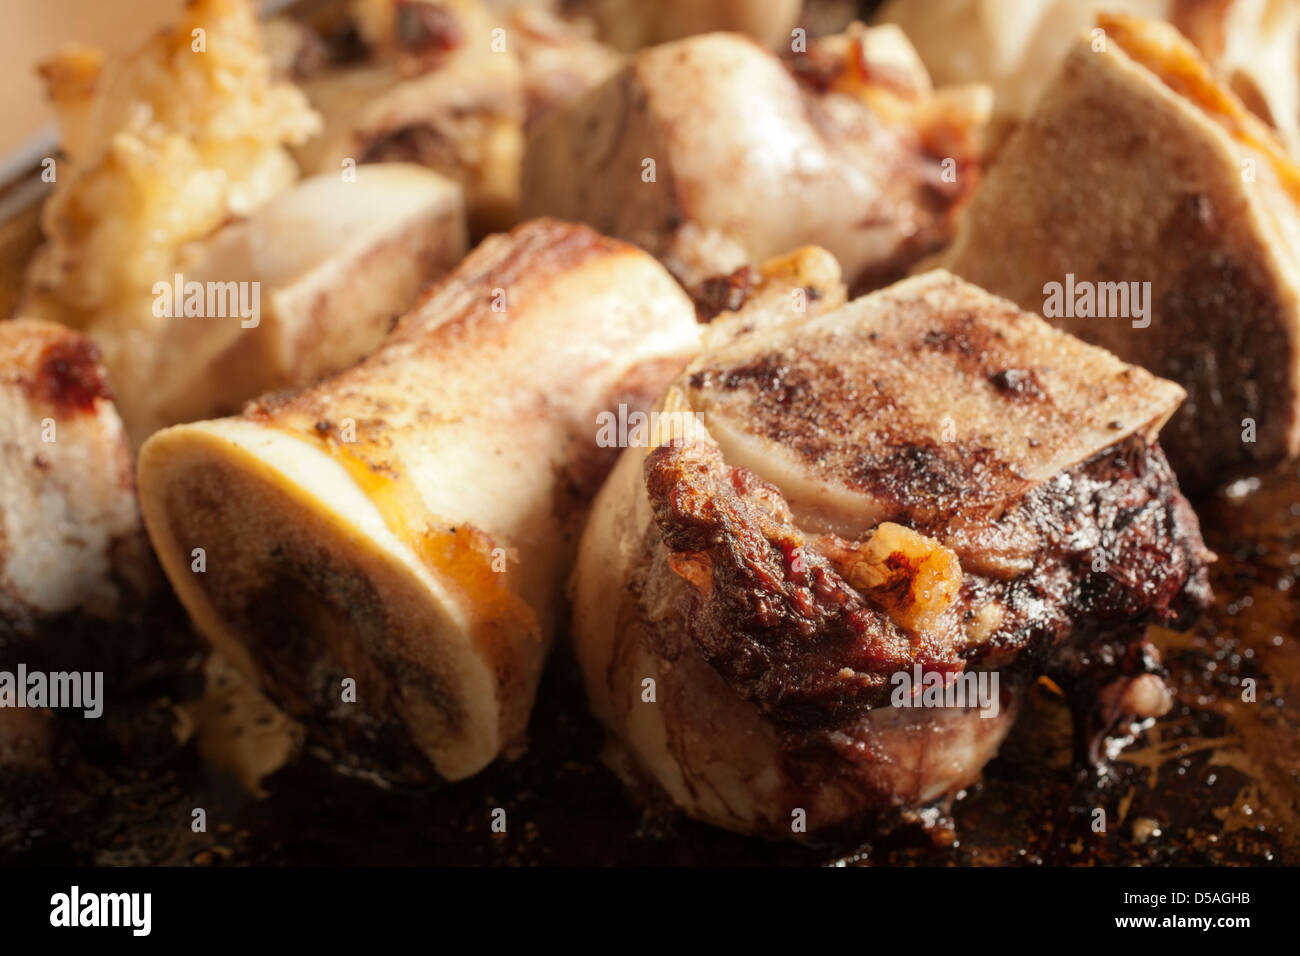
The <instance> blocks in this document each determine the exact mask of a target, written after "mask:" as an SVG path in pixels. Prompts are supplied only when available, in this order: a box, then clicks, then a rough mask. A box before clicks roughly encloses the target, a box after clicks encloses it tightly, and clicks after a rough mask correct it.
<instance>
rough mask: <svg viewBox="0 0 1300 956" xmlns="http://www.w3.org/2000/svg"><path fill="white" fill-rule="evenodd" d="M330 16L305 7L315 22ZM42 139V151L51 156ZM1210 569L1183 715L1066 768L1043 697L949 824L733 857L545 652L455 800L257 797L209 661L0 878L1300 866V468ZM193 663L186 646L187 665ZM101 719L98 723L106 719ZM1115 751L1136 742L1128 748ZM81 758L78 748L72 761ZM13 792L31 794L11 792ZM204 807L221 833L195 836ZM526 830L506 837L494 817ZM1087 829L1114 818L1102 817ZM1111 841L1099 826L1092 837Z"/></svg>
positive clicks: (20, 183)
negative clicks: (231, 870) (502, 815)
mask: <svg viewBox="0 0 1300 956" xmlns="http://www.w3.org/2000/svg"><path fill="white" fill-rule="evenodd" d="M328 5H329V4H328V3H322V2H319V0H313V2H308V3H299V4H295V5H294V7H293V9H294V11H295V13H297V14H300V15H303V16H310V15H313V14H314V13H315V12H318V11H319V9H320V8H322V7H325V6H328ZM46 140H48V137H46ZM46 140H42V141H40V142H34V143H32V144H30V145H29V146H28V147H27V148H26V149H25V150H24V151H22V152H20V153H18V154H15V155H13V156H11V157H9V158H8V159H7V161H6V162H5V163H3V164H0V174H3V179H4V185H3V188H2V189H0V308H2V309H3V311H4V313H5V314H6V315H11V314H12V313H13V309H14V306H15V303H16V297H17V291H18V286H19V282H20V277H21V272H22V268H23V264H24V263H25V261H26V258H27V256H28V255H29V254H30V253H31V251H32V250H33V249H34V248H35V247H36V245H37V243H38V241H39V223H38V217H39V202H40V200H41V198H42V196H43V189H42V184H41V183H40V177H39V157H40V156H42V155H46V154H47V151H48V150H49V149H50V144H49V143H48V142H47V141H46ZM1195 504H1196V510H1197V513H1198V515H1199V517H1200V519H1201V522H1202V525H1203V529H1204V533H1205V538H1206V542H1207V544H1208V545H1209V547H1210V548H1212V549H1213V550H1214V551H1215V552H1216V553H1217V555H1218V562H1217V564H1215V565H1214V567H1213V569H1212V572H1211V575H1212V583H1213V586H1214V590H1215V594H1216V604H1215V606H1214V608H1213V609H1212V610H1211V611H1210V612H1209V613H1208V614H1207V615H1206V617H1205V619H1204V620H1203V621H1202V623H1201V624H1200V625H1199V626H1198V627H1197V628H1196V629H1195V630H1193V631H1191V632H1188V633H1174V632H1168V631H1157V632H1156V633H1155V634H1154V637H1153V639H1154V643H1155V644H1156V645H1157V646H1158V647H1159V649H1160V651H1161V653H1162V655H1163V657H1164V660H1165V662H1166V665H1167V667H1168V670H1169V672H1170V675H1171V680H1170V682H1169V683H1170V686H1171V688H1173V689H1174V691H1175V695H1176V702H1175V706H1174V709H1173V710H1172V711H1171V712H1170V713H1169V714H1168V715H1167V716H1165V717H1164V718H1162V719H1160V720H1159V721H1157V722H1155V723H1154V724H1152V725H1150V726H1147V727H1146V729H1144V730H1142V731H1141V732H1140V733H1138V734H1137V735H1136V736H1135V737H1133V738H1132V739H1131V740H1129V741H1127V742H1126V741H1118V742H1116V746H1114V747H1113V748H1112V749H1113V753H1112V754H1111V756H1110V758H1109V759H1108V760H1106V762H1105V764H1104V766H1103V767H1101V768H1100V769H1097V770H1089V771H1085V770H1081V769H1079V768H1077V767H1076V766H1075V765H1074V764H1073V763H1072V761H1071V752H1072V749H1071V748H1072V738H1071V730H1070V718H1069V713H1068V710H1067V707H1066V705H1065V702H1064V700H1063V699H1062V698H1061V696H1060V695H1059V693H1058V692H1056V690H1055V688H1053V687H1052V686H1051V685H1050V684H1048V683H1046V682H1043V683H1040V684H1039V685H1037V686H1036V687H1035V688H1034V690H1033V692H1032V695H1031V699H1030V701H1029V704H1028V705H1027V707H1026V710H1025V713H1024V714H1023V715H1022V717H1021V718H1020V720H1019V722H1018V724H1017V726H1016V728H1015V730H1014V731H1013V732H1012V734H1011V736H1010V738H1009V739H1008V740H1007V742H1006V743H1005V744H1004V746H1003V747H1002V749H1001V752H1000V754H999V756H998V757H997V758H996V759H995V760H994V761H993V762H992V763H990V764H989V765H988V767H987V768H986V769H985V771H984V776H983V781H982V782H981V783H980V784H978V785H977V786H975V787H972V788H970V789H969V790H967V791H963V793H962V794H961V795H959V797H958V799H956V800H955V801H954V802H953V803H952V805H951V807H950V808H949V811H948V812H949V816H950V822H949V825H941V826H939V827H937V828H934V829H932V830H931V831H929V832H926V831H923V830H922V829H921V828H920V827H913V828H904V829H901V830H897V831H894V832H892V833H890V834H889V835H887V836H876V835H873V834H871V833H865V834H860V835H857V836H855V837H853V838H851V839H846V840H844V841H843V842H841V843H838V844H837V843H822V844H810V845H786V844H775V843H767V842H763V841H759V840H754V839H747V838H742V837H738V836H735V835H732V834H729V833H725V832H723V831H720V830H716V829H713V828H711V827H707V826H703V825H700V824H695V823H692V822H690V821H685V820H682V819H673V818H671V817H662V816H658V815H656V814H655V813H654V812H652V811H646V810H644V809H642V808H638V807H636V806H634V805H633V804H632V803H631V802H630V801H629V800H628V798H627V795H626V792H625V790H624V788H623V787H622V785H621V784H620V783H619V781H618V780H617V779H616V778H615V777H614V775H613V774H612V773H611V772H610V771H609V770H608V769H606V768H605V766H604V765H603V763H602V762H601V759H600V751H601V746H602V731H601V729H600V728H599V727H598V726H597V724H596V722H595V720H594V719H593V718H592V717H591V716H590V715H589V714H588V712H587V708H586V706H585V702H584V697H583V691H582V687H581V682H580V680H579V677H578V674H577V668H576V665H575V663H574V661H573V658H572V655H571V654H570V653H569V652H568V650H567V648H566V647H565V646H564V644H563V642H562V641H561V644H560V646H559V647H557V649H556V653H555V654H554V655H553V657H552V660H551V662H550V665H549V667H548V671H547V674H546V676H545V679H544V681H543V684H542V687H541V689H540V692H539V694H538V704H537V707H536V709H535V710H534V713H533V717H532V721H531V724H530V730H529V738H530V746H529V748H528V750H527V752H526V753H525V754H524V755H523V756H522V757H521V758H519V759H518V760H517V761H515V762H509V763H508V762H503V761H498V762H497V763H495V764H494V765H493V766H491V767H490V768H489V769H488V770H486V771H485V772H483V773H481V774H479V775H478V776H475V777H473V778H471V779H469V780H466V781H464V782H461V783H456V784H443V785H434V786H431V787H425V788H421V789H418V790H417V789H411V790H402V789H393V788H385V787H383V786H378V785H376V784H375V783H374V782H372V781H371V780H367V779H360V778H358V777H355V776H349V775H347V774H345V773H340V772H338V768H335V767H332V766H331V765H330V763H329V760H328V758H327V756H326V755H324V754H321V753H317V752H315V751H313V750H312V748H310V746H309V747H307V748H306V749H305V750H304V751H303V752H302V754H301V755H300V756H299V757H297V758H296V759H294V760H293V761H292V762H291V763H289V764H288V765H287V766H285V767H283V768H282V769H280V770H279V771H277V772H276V773H274V774H273V775H272V776H271V777H269V778H268V779H266V780H265V781H264V782H263V789H264V791H265V796H262V797H260V798H257V797H253V796H251V795H250V794H249V793H248V792H247V791H246V790H245V788H243V787H242V786H241V785H240V784H239V783H238V782H237V781H235V780H234V779H232V778H229V777H226V776H224V775H223V774H221V773H220V772H219V771H216V770H214V769H212V768H211V766H210V765H209V764H207V763H206V762H205V761H203V760H202V759H200V757H199V756H198V754H197V753H196V749H195V747H194V746H192V745H181V744H179V743H178V742H177V739H176V736H175V734H174V733H172V732H171V730H170V714H171V713H172V711H171V706H172V704H174V703H175V699H174V697H175V696H176V695H184V694H185V693H187V692H188V693H195V694H197V692H198V688H199V686H200V685H201V677H200V675H199V673H198V668H197V662H196V660H195V658H196V657H197V652H195V651H193V649H192V648H182V651H181V652H178V653H180V654H181V656H185V655H186V654H188V655H189V659H188V660H187V662H186V663H185V666H184V667H182V668H181V671H182V672H184V674H185V675H186V676H184V677H183V679H181V680H179V681H178V682H175V683H173V684H172V685H170V686H168V687H167V688H166V693H161V694H160V691H159V687H158V686H157V684H156V683H150V682H144V683H143V684H142V686H141V688H140V691H139V699H138V701H136V704H137V706H134V707H132V708H128V710H129V711H130V713H129V714H128V715H127V716H126V717H124V718H123V719H122V720H121V721H119V722H118V723H116V724H112V725H108V726H105V727H102V728H98V727H97V728H96V729H95V730H94V731H93V732H94V733H95V734H99V735H101V736H102V738H103V739H102V740H91V741H84V740H83V741H81V742H80V743H79V746H78V747H76V748H73V750H70V751H69V752H68V753H67V754H66V765H63V766H61V767H60V770H59V773H58V775H57V776H56V778H55V781H54V782H51V781H48V780H40V781H9V782H8V784H7V787H6V789H9V790H10V794H9V795H10V796H14V795H18V796H20V797H21V800H6V799H0V834H4V835H6V836H5V837H2V838H0V860H5V861H6V862H9V863H19V864H30V863H36V864H101V865H103V864H109V865H112V864H166V865H199V866H215V865H232V864H234V865H240V864H263V865H265V864H271V865H278V864H331V865H339V864H400V865H406V864H412V865H415V864H438V865H462V864H478V865H492V864H524V865H529V864H596V865H599V864H643V865H644V864H670V865H699V864H710V865H712V864H732V865H762V864H778V865H780V864H785V865H821V864H826V865H845V864H847V865H867V864H878V865H908V864H912V865H939V866H945V865H1007V864H1025V865H1043V864H1047V865H1134V864H1139V865H1168V864H1181V865H1268V864H1290V865H1297V864H1300V581H1298V580H1297V577H1298V576H1300V463H1297V462H1291V463H1288V464H1286V465H1285V466H1283V467H1281V468H1279V469H1277V470H1275V471H1273V472H1271V473H1268V474H1263V475H1260V476H1257V477H1254V478H1248V479H1244V480H1239V481H1237V482H1235V483H1234V484H1232V485H1230V486H1228V487H1226V488H1221V489H1220V490H1219V491H1217V492H1216V493H1214V494H1211V495H1209V496H1206V497H1203V498H1202V499H1200V500H1199V501H1197V502H1195ZM194 646H195V647H197V645H194ZM97 723H99V722H97ZM1119 744H1126V745H1125V746H1122V747H1120V746H1119ZM74 751H75V752H74ZM15 791H18V793H17V794H15ZM200 807H201V808H203V809H204V810H205V812H206V815H207V819H208V821H209V826H208V829H207V832H203V833H195V832H193V831H192V829H191V828H190V827H189V826H188V825H185V824H186V823H187V822H188V821H189V819H190V816H191V813H192V810H193V809H194V808H200ZM497 807H501V808H504V809H505V810H506V811H507V814H508V816H509V818H510V819H511V820H512V821H519V823H518V824H517V825H516V826H514V827H512V828H511V830H510V832H509V833H508V834H493V833H492V832H491V828H490V814H491V812H492V810H493V809H494V808H497ZM1097 811H1101V814H1099V813H1098V812H1097ZM1099 821H1100V822H1101V824H1102V825H1101V826H1100V827H1099Z"/></svg>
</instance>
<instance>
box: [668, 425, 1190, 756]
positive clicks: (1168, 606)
mask: <svg viewBox="0 0 1300 956" xmlns="http://www.w3.org/2000/svg"><path fill="white" fill-rule="evenodd" d="M644 475H645V482H646V489H647V492H648V495H649V500H650V504H651V508H652V511H653V515H654V521H655V525H654V526H655V529H656V531H657V533H658V535H659V537H660V539H661V541H662V543H663V546H664V547H665V548H666V549H667V551H668V563H669V566H670V567H671V568H672V570H673V571H674V572H675V573H676V574H677V575H678V576H679V577H681V578H682V579H684V580H685V581H686V582H687V583H688V584H689V585H690V586H689V587H687V588H686V589H685V590H684V594H685V596H684V598H683V599H682V601H683V604H684V606H683V607H681V608H680V613H681V615H682V618H683V620H684V622H685V627H686V630H687V632H688V633H689V635H690V637H691V639H692V640H693V641H694V643H695V644H696V645H697V646H698V648H699V650H700V652H701V654H702V655H703V657H704V658H705V660H706V661H708V662H709V664H710V665H711V666H712V667H713V668H714V669H715V670H717V671H718V673H719V674H720V675H721V676H722V677H723V678H724V679H725V680H726V681H727V682H728V684H729V685H730V686H731V687H732V688H733V689H734V690H735V691H736V692H737V693H738V694H739V695H740V696H741V697H742V698H744V699H745V700H747V701H749V702H750V703H752V704H754V705H756V706H757V707H758V708H759V709H760V710H761V711H762V712H763V714H764V715H765V716H766V717H767V718H768V719H770V720H772V721H773V722H774V723H776V724H778V725H780V726H783V727H785V728H786V729H788V730H797V731H813V730H818V729H828V728H831V727H834V726H844V725H847V724H849V723H851V722H853V721H854V720H855V719H858V718H860V717H861V716H862V715H863V714H864V713H865V712H866V711H868V710H870V709H871V708H873V707H875V706H878V705H880V704H881V703H883V702H884V700H885V698H886V696H887V694H888V686H889V679H890V676H891V675H892V674H893V673H895V672H897V671H899V670H907V669H910V668H912V666H913V665H915V664H920V665H922V667H923V668H924V669H925V670H933V671H939V672H944V673H953V672H958V671H961V670H963V669H965V668H971V669H991V668H1015V669H1020V670H1024V669H1026V668H1029V667H1030V666H1034V665H1037V666H1038V667H1040V668H1041V667H1045V666H1048V664H1050V661H1051V658H1052V656H1053V654H1054V653H1056V652H1057V650H1058V649H1060V648H1062V647H1064V646H1067V645H1068V646H1069V647H1070V648H1072V651H1071V657H1072V659H1082V657H1081V656H1080V653H1079V648H1081V647H1086V646H1087V644H1088V643H1089V642H1092V641H1095V642H1112V643H1114V642H1118V643H1119V644H1121V645H1122V644H1124V643H1126V642H1128V641H1132V640H1137V639H1139V638H1140V637H1141V634H1142V631H1143V629H1144V627H1145V625H1146V624H1147V623H1149V622H1159V623H1164V624H1180V623H1184V622H1185V621H1187V620H1188V619H1190V618H1192V617H1193V616H1195V615H1196V614H1197V613H1199V611H1200V610H1201V609H1203V608H1204V607H1206V606H1207V605H1208V604H1209V601H1210V597H1211V595H1210V589H1209V585H1208V583H1207V572H1206V563H1207V561H1208V560H1209V559H1210V555H1209V553H1208V552H1207V551H1206V550H1205V547H1204V545H1203V543H1202V541H1201V537H1200V532H1199V529H1198V526H1197V524H1196V521H1195V518H1194V516H1193V514H1192V512H1191V510H1190V506H1189V505H1188V504H1187V502H1186V500H1185V499H1184V498H1183V497H1182V495H1181V494H1180V493H1179V491H1178V487H1177V483H1176V482H1175V480H1174V478H1173V475H1172V472H1171V471H1170V469H1169V465H1168V463H1167V462H1166V461H1165V458H1164V455H1163V453H1162V452H1161V451H1160V449H1159V447H1158V446H1147V445H1146V444H1145V442H1144V441H1142V440H1141V439H1140V438H1137V437H1130V438H1128V439H1126V440H1124V441H1122V442H1120V443H1117V444H1116V445H1113V446H1111V447H1109V448H1107V449H1104V450H1103V451H1101V452H1100V453H1098V454H1096V455H1094V456H1093V457H1092V458H1090V459H1088V460H1087V461H1086V462H1084V463H1083V464H1081V465H1079V466H1077V467H1076V468H1073V469H1071V470H1069V471H1067V472H1065V473H1062V474H1061V475H1060V476H1058V477H1057V479H1055V480H1053V481H1049V482H1046V483H1044V484H1042V485H1039V486H1038V487H1037V488H1035V489H1034V490H1033V491H1031V492H1030V493H1029V494H1027V495H1026V496H1025V497H1024V499H1023V500H1022V501H1021V502H1019V503H1018V505H1017V506H1016V509H1017V510H1019V511H1020V512H1022V513H1021V514H1020V515H1018V516H1017V518H1018V520H1026V521H1028V522H1029V524H1030V525H1031V526H1033V527H1034V528H1035V530H1036V531H1037V532H1038V534H1039V536H1040V541H1041V547H1040V549H1039V550H1038V552H1037V554H1036V555H1035V558H1034V561H1033V564H1032V566H1031V568H1030V569H1029V570H1028V571H1027V572H1025V573H1023V574H1021V575H1019V576H1017V577H1014V578H1012V579H1010V580H995V579H993V578H989V577H983V576H981V575H978V574H968V575H967V576H966V579H965V581H964V583H963V585H962V591H961V594H960V596H959V598H958V599H957V601H956V603H955V604H954V606H953V609H952V612H951V617H950V618H949V619H948V620H947V621H946V623H945V624H944V625H941V626H938V627H936V628H934V629H932V630H930V629H927V630H926V631H925V632H923V633H918V632H916V631H909V630H907V629H905V628H903V627H900V626H899V625H898V624H897V623H896V622H895V621H893V620H891V619H890V617H889V616H888V615H887V614H886V613H884V612H883V610H882V608H881V607H880V606H879V604H874V603H873V600H872V597H871V596H870V595H866V596H864V595H863V594H861V593H859V592H858V591H856V590H855V589H854V588H852V587H850V586H849V584H848V583H847V582H846V581H845V579H844V577H843V576H842V572H841V569H840V568H837V567H836V565H835V564H834V563H833V562H832V560H831V559H830V558H828V557H827V556H826V555H825V554H823V553H821V551H820V550H819V549H818V547H817V545H816V542H815V541H810V540H808V539H806V538H805V537H804V535H803V534H802V533H801V532H800V531H799V529H798V528H797V527H796V526H795V524H794V520H793V516H792V514H791V512H790V510H789V508H788V506H787V505H786V503H785V501H784V499H783V498H782V496H781V493H780V492H779V491H778V490H777V489H776V488H775V487H773V486H772V485H770V484H768V483H766V482H764V481H762V480H761V479H759V478H757V477H756V476H754V475H753V474H752V473H751V472H748V471H746V470H745V469H743V468H734V467H729V466H728V465H727V464H726V462H725V461H724V460H723V456H722V453H721V451H720V450H719V449H717V448H716V447H715V446H712V445H708V444H703V443H698V442H680V441H678V442H674V443H673V444H671V445H665V446H661V447H660V448H657V449H655V451H653V452H652V453H651V454H650V456H649V457H648V458H647V460H646V464H645V470H644ZM920 530H922V531H926V532H928V533H930V534H933V535H935V537H937V538H939V539H940V540H942V539H943V537H944V533H945V531H944V528H943V527H942V526H940V525H938V524H936V525H935V526H934V527H931V528H923V529H920ZM990 605H995V606H996V607H997V608H998V609H999V612H998V618H997V624H996V626H995V627H994V628H993V631H992V633H991V634H989V635H985V636H983V637H982V638H981V639H980V640H977V641H972V640H970V639H968V636H967V635H968V633H969V632H968V628H969V626H970V624H971V622H972V620H973V619H974V618H975V616H976V614H977V612H978V611H979V610H980V609H981V608H985V607H988V606H990ZM1083 656H1084V657H1086V655H1083ZM1088 660H1089V661H1090V662H1091V661H1092V660H1093V658H1088ZM1090 666H1091V665H1090ZM1058 670H1066V671H1068V670H1069V667H1068V666H1067V663H1066V662H1065V661H1062V662H1061V664H1060V666H1059V667H1058Z"/></svg>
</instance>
